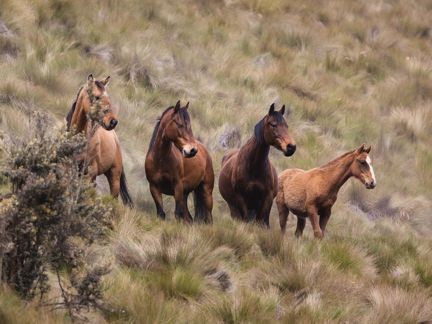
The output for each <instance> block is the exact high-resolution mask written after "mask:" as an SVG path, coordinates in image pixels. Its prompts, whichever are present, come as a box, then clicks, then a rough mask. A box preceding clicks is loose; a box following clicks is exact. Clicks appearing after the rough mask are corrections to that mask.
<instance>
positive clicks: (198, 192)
mask: <svg viewBox="0 0 432 324" xmlns="http://www.w3.org/2000/svg"><path fill="white" fill-rule="evenodd" d="M204 199H205V197H204V184H203V183H201V184H200V185H199V186H198V188H196V189H195V191H194V204H195V221H196V222H198V223H211V221H212V219H211V218H209V219H208V218H207V212H208V211H207V208H206V206H205V203H204Z"/></svg>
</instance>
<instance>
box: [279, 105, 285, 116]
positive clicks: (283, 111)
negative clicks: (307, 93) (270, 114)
mask: <svg viewBox="0 0 432 324" xmlns="http://www.w3.org/2000/svg"><path fill="white" fill-rule="evenodd" d="M279 112H280V113H281V115H282V116H283V114H285V105H283V106H282V108H281V109H280V110H279Z"/></svg>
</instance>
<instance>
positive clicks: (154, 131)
mask: <svg viewBox="0 0 432 324" xmlns="http://www.w3.org/2000/svg"><path fill="white" fill-rule="evenodd" d="M171 109H174V106H170V107H168V108H167V109H165V110H164V112H163V113H162V115H160V117H159V118H158V119H157V120H156V125H155V128H154V130H153V134H152V136H151V139H150V145H149V150H150V149H151V148H152V147H153V145H154V143H155V141H156V136H157V133H158V130H159V127H160V123H161V121H162V118H163V117H164V116H165V114H166V113H167V112H168V111H170V110H171ZM179 113H180V114H181V116H182V118H183V119H184V121H185V122H186V124H190V118H189V114H188V112H187V110H186V109H180V110H179Z"/></svg>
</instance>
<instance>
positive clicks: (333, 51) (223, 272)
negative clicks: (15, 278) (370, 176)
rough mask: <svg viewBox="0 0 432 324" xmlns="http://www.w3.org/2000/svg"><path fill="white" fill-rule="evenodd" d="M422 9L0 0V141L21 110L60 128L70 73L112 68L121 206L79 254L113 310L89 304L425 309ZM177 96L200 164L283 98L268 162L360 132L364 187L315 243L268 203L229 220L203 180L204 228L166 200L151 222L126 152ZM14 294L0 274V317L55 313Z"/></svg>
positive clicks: (354, 139)
mask: <svg viewBox="0 0 432 324" xmlns="http://www.w3.org/2000/svg"><path fill="white" fill-rule="evenodd" d="M431 21H432V5H431V3H430V1H375V2H373V3H369V2H366V1H354V0H350V1H328V2H326V4H325V6H324V5H322V4H320V2H316V1H282V0H275V1H270V0H261V1H259V0H252V1H246V0H237V1H228V0H227V1H206V0H190V1H146V0H143V1H138V0H124V1H115V0H110V1H82V0H76V1H65V0H61V1H55V0H33V1H13V0H2V1H1V2H0V71H1V78H0V111H1V114H0V135H1V138H2V139H3V142H5V144H6V145H10V144H11V143H12V144H13V143H15V142H17V140H19V138H21V137H22V136H23V134H25V133H26V132H27V130H28V127H30V125H29V117H28V116H29V115H30V114H31V113H32V111H34V110H41V111H44V112H46V113H48V114H49V115H50V116H51V118H52V120H53V129H57V128H60V127H61V126H62V125H63V118H64V117H65V115H66V114H67V112H68V110H69V108H70V106H71V104H72V101H73V100H74V98H75V96H76V93H77V91H78V88H79V87H80V86H81V85H82V84H83V83H84V82H85V80H86V77H87V75H88V74H89V73H93V74H94V75H96V76H98V77H104V76H106V75H111V76H112V82H111V83H110V87H109V93H110V95H111V97H112V101H113V102H114V104H115V105H116V106H117V107H118V115H119V120H120V124H119V126H118V127H117V129H116V132H117V133H118V135H119V138H120V141H121V143H122V149H123V153H124V159H125V164H126V175H127V177H128V182H129V185H130V187H131V191H132V196H133V198H134V200H135V201H136V205H137V210H135V211H127V210H124V209H122V208H119V210H118V214H119V215H118V219H117V221H116V226H115V229H114V232H113V234H112V241H111V243H110V245H109V246H105V247H100V248H99V249H95V251H89V252H88V253H89V262H99V261H100V262H111V263H112V267H113V271H112V272H111V273H110V275H108V276H107V277H106V282H105V285H106V299H107V301H108V302H109V303H110V304H111V305H112V306H113V312H112V313H110V314H108V313H107V314H99V313H98V314H91V319H92V320H93V321H99V322H103V321H113V322H121V321H124V320H127V321H131V322H202V321H204V320H205V319H208V318H209V319H210V320H212V322H213V321H215V322H216V321H219V322H229V323H239V322H264V321H274V320H278V321H281V322H289V321H296V322H311V321H315V322H323V321H327V322H333V321H335V322H338V321H339V322H342V321H343V322H346V321H348V322H377V323H378V322H380V323H382V322H410V323H411V322H412V323H414V322H419V321H424V320H432V241H431V239H430V237H431V233H432V215H431V208H432V198H431V197H432V196H431V194H432V153H431V150H430V147H431V145H432V142H431V135H432V112H431V109H430V106H431V103H432V75H431V69H432V59H431V56H430V53H431V51H432V42H431V38H432V30H431V25H430V22H431ZM178 99H181V100H185V101H190V114H191V118H192V126H193V130H194V134H195V135H196V136H197V137H198V138H199V139H200V140H201V141H202V142H203V143H204V144H205V145H206V146H207V147H208V148H209V149H210V152H211V155H212V157H213V162H214V167H215V173H216V175H217V174H218V173H219V169H220V161H221V158H222V156H223V154H224V151H225V149H226V148H227V147H226V145H225V143H226V142H227V139H229V138H234V141H232V142H234V145H237V142H238V141H237V140H235V139H236V136H237V135H236V134H240V137H241V142H242V143H244V142H245V141H246V140H247V138H248V137H249V136H250V134H251V132H252V129H253V126H254V125H255V123H256V122H257V121H258V120H260V119H261V118H262V117H263V116H264V114H265V113H266V112H267V111H268V107H269V105H270V103H272V102H276V103H278V104H282V103H285V104H288V105H289V106H290V110H291V114H290V116H289V117H288V123H289V126H290V131H291V134H292V135H293V137H294V138H295V139H296V141H297V147H298V149H297V152H296V153H295V155H294V156H293V157H292V158H285V157H284V156H283V155H282V154H281V153H280V152H278V151H273V150H272V152H271V159H272V162H273V163H274V164H275V165H276V167H277V169H278V170H279V171H281V170H283V169H285V168H288V167H300V168H311V167H315V166H317V165H320V164H323V163H325V162H326V161H329V160H331V159H333V158H335V157H336V156H338V155H340V154H341V153H343V152H345V151H348V150H351V149H354V148H356V147H358V146H359V145H360V144H362V143H367V144H371V145H372V153H371V155H372V160H373V165H374V168H375V173H376V176H377V180H378V186H377V188H376V189H375V190H373V191H366V190H365V189H364V187H363V186H362V185H361V184H359V183H357V182H356V181H354V180H351V181H349V182H348V183H347V184H346V185H345V187H344V188H343V189H342V191H341V193H340V197H339V200H338V202H337V203H336V205H335V207H334V209H333V210H334V212H333V215H332V218H331V220H330V222H329V226H328V235H327V236H326V238H325V239H324V241H323V242H316V241H315V240H313V239H312V235H311V230H310V225H309V224H308V225H307V229H306V237H305V238H303V239H300V240H296V239H294V238H293V228H292V226H293V225H294V220H293V219H292V218H291V219H290V220H289V224H290V226H291V227H290V228H289V230H288V233H287V236H286V237H285V238H282V237H280V235H279V233H278V228H277V224H276V221H277V217H276V210H275V209H274V210H273V212H272V216H271V223H272V229H271V230H270V231H267V230H262V229H260V228H258V227H256V226H253V225H243V224H238V223H236V222H233V221H232V220H231V219H230V217H229V216H228V214H227V207H226V205H225V203H224V201H223V200H222V199H221V197H220V195H219V193H218V189H217V186H216V188H215V194H214V200H215V208H214V220H215V224H214V225H213V226H192V227H185V226H183V225H181V224H178V223H176V222H175V221H174V220H173V203H172V199H165V205H166V209H167V211H168V213H167V214H168V218H169V220H168V221H167V222H160V221H159V220H157V219H156V218H155V216H154V215H155V211H154V206H153V202H152V200H151V197H150V194H149V192H148V188H147V183H146V180H145V176H144V167H143V165H144V157H145V153H146V150H147V146H148V142H149V140H150V135H151V132H152V130H153V126H154V122H155V119H156V118H157V117H158V116H159V115H160V113H161V112H162V111H163V110H164V109H165V108H166V107H167V106H169V105H172V104H173V103H175V102H176V101H177V100H178ZM228 142H229V141H228ZM0 154H1V156H0V157H1V158H2V159H4V158H5V156H6V153H5V152H1V151H0ZM100 183H101V187H102V191H103V190H104V188H103V187H104V180H103V179H102V180H101V181H100ZM2 186H3V187H2V188H3V189H4V187H5V186H7V184H3V185H2ZM3 189H1V190H3ZM101 260H102V261H101ZM22 307H24V305H23V304H21V302H20V301H19V299H17V298H16V297H14V296H13V294H12V293H11V292H10V291H8V290H7V289H3V291H2V292H1V294H0V319H4V321H10V322H13V321H14V320H15V321H17V320H19V321H20V322H25V321H28V322H30V321H32V322H34V320H33V318H35V316H36V315H35V314H36V313H38V314H39V315H37V316H39V317H38V319H37V321H39V322H47V321H52V322H57V321H58V320H59V318H58V317H57V318H55V317H53V316H54V315H53V314H49V313H46V312H45V311H41V310H36V309H35V307H36V306H33V305H26V306H25V308H24V309H25V312H23V311H22ZM56 316H62V315H61V314H57V315H56ZM65 320H67V319H65Z"/></svg>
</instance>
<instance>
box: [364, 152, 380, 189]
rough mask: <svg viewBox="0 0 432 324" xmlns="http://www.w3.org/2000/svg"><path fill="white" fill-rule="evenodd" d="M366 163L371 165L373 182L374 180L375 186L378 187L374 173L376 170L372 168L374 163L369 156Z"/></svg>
mask: <svg viewBox="0 0 432 324" xmlns="http://www.w3.org/2000/svg"><path fill="white" fill-rule="evenodd" d="M366 162H367V164H369V169H370V172H371V175H372V180H373V182H374V184H375V185H376V183H377V181H376V178H375V172H374V169H373V167H372V161H371V158H370V157H369V155H368V156H367V158H366Z"/></svg>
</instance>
